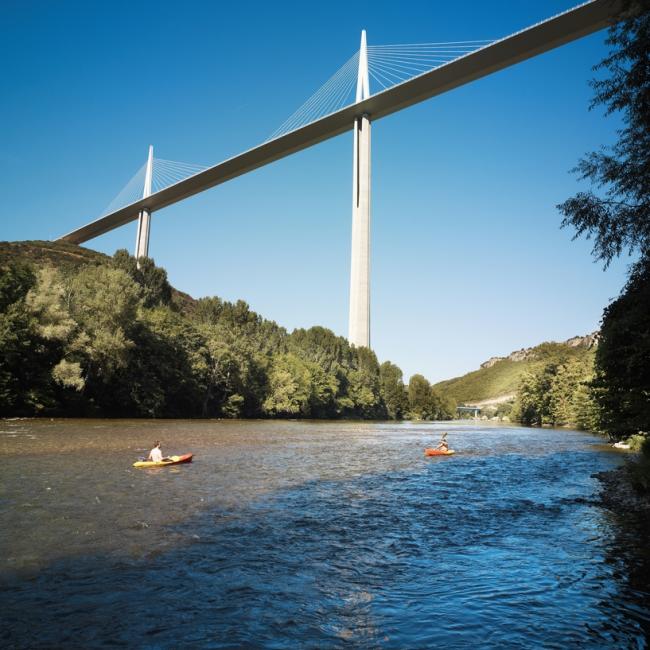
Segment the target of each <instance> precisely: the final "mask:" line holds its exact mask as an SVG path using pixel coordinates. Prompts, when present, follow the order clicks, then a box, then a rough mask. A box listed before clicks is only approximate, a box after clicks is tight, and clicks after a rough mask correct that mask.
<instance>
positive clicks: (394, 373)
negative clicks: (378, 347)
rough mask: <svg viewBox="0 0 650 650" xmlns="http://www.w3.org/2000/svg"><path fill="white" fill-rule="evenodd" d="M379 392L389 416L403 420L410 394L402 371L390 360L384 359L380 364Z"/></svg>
mask: <svg viewBox="0 0 650 650" xmlns="http://www.w3.org/2000/svg"><path fill="white" fill-rule="evenodd" d="M379 392H380V395H381V398H382V400H383V402H384V404H385V405H386V411H387V413H388V417H389V418H391V419H392V420H401V419H402V418H403V417H404V414H405V413H406V411H407V409H408V395H407V393H406V388H405V386H404V380H403V376H402V371H401V370H400V369H399V368H398V367H397V366H396V365H395V364H394V363H391V362H390V361H384V363H382V364H381V366H379Z"/></svg>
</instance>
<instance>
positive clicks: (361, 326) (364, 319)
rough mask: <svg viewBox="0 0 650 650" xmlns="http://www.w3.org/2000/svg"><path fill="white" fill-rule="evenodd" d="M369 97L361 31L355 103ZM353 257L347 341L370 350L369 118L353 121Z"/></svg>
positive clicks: (363, 37) (365, 57) (365, 56)
mask: <svg viewBox="0 0 650 650" xmlns="http://www.w3.org/2000/svg"><path fill="white" fill-rule="evenodd" d="M369 95H370V88H369V76H368V53H367V48H366V31H365V30H363V31H362V32H361V47H360V49H359V72H358V76H357V95H356V101H357V102H360V101H363V100H364V99H367V98H368V96H369ZM353 135H354V153H353V165H352V171H353V176H352V255H351V263H350V313H349V323H348V324H349V330H348V341H349V342H350V343H352V344H353V345H356V346H358V347H359V346H365V347H368V348H369V347H370V118H369V116H368V115H367V114H364V115H362V116H360V117H357V118H355V120H354V130H353Z"/></svg>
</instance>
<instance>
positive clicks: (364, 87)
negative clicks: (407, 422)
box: [60, 0, 622, 347]
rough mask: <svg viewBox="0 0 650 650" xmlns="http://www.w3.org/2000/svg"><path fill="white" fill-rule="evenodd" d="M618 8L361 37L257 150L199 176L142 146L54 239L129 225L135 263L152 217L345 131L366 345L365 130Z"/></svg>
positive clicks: (598, 1) (359, 312)
mask: <svg viewBox="0 0 650 650" xmlns="http://www.w3.org/2000/svg"><path fill="white" fill-rule="evenodd" d="M621 4H622V3H621V0H590V1H589V2H585V3H583V4H581V5H579V6H577V7H575V8H573V9H570V10H568V11H565V12H564V13H561V14H558V15H557V16H554V17H552V18H549V19H547V20H544V21H542V22H540V23H537V24H536V25H533V26H531V27H528V28H526V29H523V30H521V31H519V32H516V33H514V34H512V35H510V36H506V37H505V38H501V39H499V40H496V41H456V42H447V43H422V44H407V45H385V46H368V45H367V43H366V33H365V31H362V33H361V46H360V49H359V51H358V52H356V53H355V54H354V55H353V56H352V57H351V58H350V59H349V60H348V61H347V62H346V63H345V64H344V65H343V66H342V67H341V68H340V69H339V70H338V71H337V72H336V73H335V74H334V75H333V76H332V77H331V78H330V79H329V80H328V81H327V82H326V83H325V84H324V85H323V86H322V87H321V88H320V89H319V90H318V91H317V92H316V93H314V95H312V96H311V97H310V99H308V100H307V101H306V102H305V103H304V104H303V105H302V106H301V107H300V108H299V109H298V110H297V111H296V112H295V113H294V114H293V115H292V116H291V117H290V118H289V119H288V120H287V121H286V122H285V123H284V124H283V125H282V126H280V128H279V129H278V130H276V131H275V132H274V133H273V134H272V136H271V137H270V138H269V139H268V140H267V141H266V142H263V143H262V144H260V145H258V146H256V147H254V148H253V149H249V150H248V151H245V152H243V153H241V154H239V155H237V156H234V157H233V158H229V159H228V160H224V161H223V162H220V163H218V164H216V165H213V166H212V167H208V168H203V167H200V166H198V165H191V164H186V163H176V162H173V161H169V160H161V159H157V158H154V156H153V147H150V148H149V156H148V159H147V162H146V164H145V165H144V166H143V167H142V168H141V169H140V170H139V171H138V172H137V173H136V175H135V176H134V177H133V178H132V179H131V181H129V183H128V184H127V185H126V187H125V188H124V189H123V190H122V192H120V194H119V195H118V196H117V197H116V198H115V199H114V201H113V202H112V203H111V205H109V206H108V208H107V209H106V210H105V211H104V213H103V214H102V216H101V217H99V218H98V219H95V220H94V221H92V222H90V223H88V224H87V225H85V226H82V227H81V228H78V229H76V230H74V231H72V232H70V233H68V234H67V235H64V236H63V237H61V238H60V239H61V240H63V241H68V242H72V243H75V244H81V243H83V242H86V241H88V240H89V239H93V238H94V237H97V236H99V235H102V234H104V233H106V232H108V231H110V230H113V229H114V228H118V227H120V226H123V225H124V224H127V223H129V222H131V221H135V220H136V219H137V220H138V230H137V238H136V247H135V255H136V257H137V258H140V257H143V256H147V255H148V253H149V233H150V228H151V217H152V214H153V213H154V212H155V211H157V210H160V209H162V208H164V207H167V206H169V205H172V204H173V203H177V202H178V201H182V200H183V199H185V198H187V197H190V196H193V195H195V194H198V193H199V192H203V191H204V190H207V189H209V188H211V187H214V186H215V185H219V184H221V183H225V182H226V181H228V180H230V179H232V178H236V177H237V176H241V175H242V174H246V173H247V172H250V171H253V170H254V169H257V168H259V167H262V166H264V165H268V164H269V163H272V162H274V161H275V160H279V159H280V158H284V157H285V156H289V155H290V154H292V153H295V152H297V151H301V150H302V149H306V148H307V147H311V146H312V145H315V144H318V143H319V142H322V141H324V140H327V139H329V138H332V137H334V136H337V135H340V134H341V133H344V132H345V131H349V130H350V129H352V131H353V136H354V148H353V176H352V256H351V268H350V313H349V334H348V339H349V341H350V343H352V344H354V345H356V346H366V347H370V185H371V183H370V179H371V174H370V171H371V170H370V130H371V123H372V122H373V121H375V120H378V119H381V118H382V117H385V116H387V115H390V114H392V113H395V112H397V111H400V110H402V109H404V108H407V107H409V106H412V105H413V104H416V103H418V102H422V101H424V100H426V99H429V98H431V97H434V96H436V95H440V94H441V93H445V92H447V91H449V90H452V89H454V88H457V87H458V86H461V85H463V84H467V83H469V82H471V81H474V80H476V79H479V78H481V77H484V76H486V75H489V74H491V73H493V72H496V71H498V70H502V69H503V68H506V67H508V66H511V65H514V64H516V63H519V62H521V61H524V60H526V59H528V58H531V57H533V56H536V55H538V54H542V53H543V52H546V51H548V50H551V49H553V48H556V47H559V46H560V45H564V44H565V43H569V42H571V41H573V40H576V39H579V38H582V37H583V36H587V35H588V34H591V33H593V32H596V31H598V30H600V29H603V28H605V27H607V26H609V25H610V24H612V23H614V22H616V20H617V19H618V16H619V14H620V11H621V9H622V7H621ZM371 78H372V80H373V83H376V84H377V86H378V87H379V88H378V90H377V92H375V93H371V92H370V79H371ZM355 81H356V93H355V94H354V95H353V96H351V93H352V92H353V90H354V86H355Z"/></svg>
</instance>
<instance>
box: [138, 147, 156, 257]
mask: <svg viewBox="0 0 650 650" xmlns="http://www.w3.org/2000/svg"><path fill="white" fill-rule="evenodd" d="M152 176H153V145H149V157H148V158H147V169H146V171H145V175H144V189H143V190H142V198H143V199H146V198H147V197H148V196H150V195H151V179H152ZM150 229H151V212H150V211H149V210H147V209H146V208H145V209H144V210H142V212H140V214H139V215H138V234H137V236H136V238H135V258H136V259H140V258H141V257H149V230H150Z"/></svg>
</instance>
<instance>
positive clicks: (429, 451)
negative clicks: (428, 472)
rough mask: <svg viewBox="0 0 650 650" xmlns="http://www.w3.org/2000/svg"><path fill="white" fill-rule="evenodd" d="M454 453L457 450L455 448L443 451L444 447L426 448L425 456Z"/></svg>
mask: <svg viewBox="0 0 650 650" xmlns="http://www.w3.org/2000/svg"><path fill="white" fill-rule="evenodd" d="M454 453H456V452H455V451H454V450H453V449H447V451H443V450H442V449H431V448H429V449H425V450H424V455H425V456H451V455H452V454H454Z"/></svg>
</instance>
